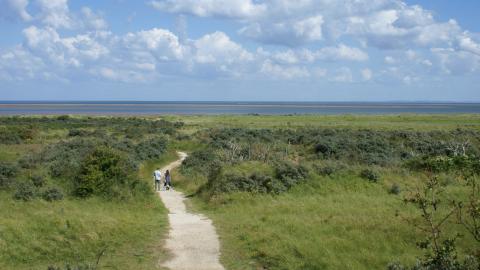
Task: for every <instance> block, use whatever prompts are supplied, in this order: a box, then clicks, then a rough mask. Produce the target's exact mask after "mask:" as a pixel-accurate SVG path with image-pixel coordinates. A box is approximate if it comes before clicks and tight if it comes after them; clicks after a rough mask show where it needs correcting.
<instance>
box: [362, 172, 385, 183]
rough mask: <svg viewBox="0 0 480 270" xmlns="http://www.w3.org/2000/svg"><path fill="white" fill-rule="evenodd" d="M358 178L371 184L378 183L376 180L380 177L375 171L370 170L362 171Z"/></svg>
mask: <svg viewBox="0 0 480 270" xmlns="http://www.w3.org/2000/svg"><path fill="white" fill-rule="evenodd" d="M360 177H362V178H364V179H367V180H369V181H371V182H378V180H379V179H380V175H379V174H378V173H377V172H376V171H374V170H371V169H364V170H362V171H361V172H360Z"/></svg>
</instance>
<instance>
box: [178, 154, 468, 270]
mask: <svg viewBox="0 0 480 270" xmlns="http://www.w3.org/2000/svg"><path fill="white" fill-rule="evenodd" d="M261 167H262V165H261V164H256V163H255V162H253V163H243V164H240V165H238V166H234V167H232V168H231V169H230V170H229V171H243V172H249V171H255V170H259V168H260V170H264V169H262V168H261ZM360 169H361V168H355V167H353V168H352V169H350V170H347V171H345V172H342V173H337V174H334V175H333V176H331V177H321V176H315V175H313V176H310V178H309V179H308V180H307V181H306V182H305V183H304V184H301V185H299V186H296V187H294V188H293V189H292V190H290V191H289V192H287V193H284V194H281V195H264V194H251V193H231V194H220V195H217V196H215V197H213V198H210V199H209V200H205V199H204V198H202V196H201V194H200V196H193V197H192V200H191V201H190V207H191V208H193V209H194V210H195V211H199V212H203V213H206V214H207V216H209V217H210V218H212V220H213V222H214V224H215V226H216V228H217V231H218V233H219V235H220V241H221V244H222V249H221V252H222V254H221V261H222V263H223V264H224V265H225V266H226V268H227V269H234V270H236V269H238V270H240V269H335V270H336V269H338V270H340V269H360V270H361V269H365V270H367V269H385V268H386V266H387V265H388V263H390V262H393V261H401V262H402V263H405V264H410V265H412V264H414V263H415V261H416V259H417V258H419V257H420V256H422V255H423V252H422V251H421V250H419V249H417V248H416V243H417V241H419V240H420V239H423V238H422V237H423V234H422V233H421V232H420V231H419V230H415V229H414V227H413V225H412V224H409V223H408V222H406V219H409V220H418V217H419V213H418V212H416V209H415V208H413V207H412V206H407V205H405V204H404V203H403V197H404V195H406V194H407V193H408V190H412V189H414V188H415V187H416V186H418V185H419V184H420V183H419V181H420V180H421V179H422V176H420V175H409V174H404V175H402V174H401V172H396V171H390V170H384V171H382V180H381V181H380V182H379V183H370V182H368V181H367V180H365V179H361V178H360V177H359V176H358V171H360ZM175 173H176V174H177V187H179V188H180V189H183V190H184V191H185V192H186V193H187V194H195V191H196V190H198V188H199V186H201V185H202V184H203V183H205V181H206V180H205V178H204V177H203V178H202V177H200V178H199V179H194V178H195V176H194V177H187V176H184V175H178V174H179V173H180V172H175ZM392 183H398V184H399V185H400V186H401V187H402V190H404V191H402V192H403V194H401V195H393V194H389V192H388V190H389V188H390V187H391V184H392ZM462 192H463V191H462V190H460V188H459V187H458V186H457V185H455V184H450V185H449V186H448V188H447V189H446V190H445V193H446V195H450V194H456V195H458V194H463V193H462ZM453 227H454V228H455V230H456V231H462V230H461V229H460V228H459V227H458V226H457V225H456V224H453V223H451V224H449V225H448V230H446V231H447V232H448V231H453ZM464 233H465V235H466V232H464ZM458 245H459V251H460V254H464V252H466V251H469V250H472V249H474V248H475V245H476V243H475V242H474V241H473V239H469V238H468V236H467V237H465V238H464V239H460V241H458Z"/></svg>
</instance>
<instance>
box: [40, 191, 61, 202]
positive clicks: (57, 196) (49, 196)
mask: <svg viewBox="0 0 480 270" xmlns="http://www.w3.org/2000/svg"><path fill="white" fill-rule="evenodd" d="M42 199H44V200H45V201H48V202H52V201H61V200H63V192H62V191H61V190H60V189H58V188H49V189H47V190H45V191H44V192H43V193H42Z"/></svg>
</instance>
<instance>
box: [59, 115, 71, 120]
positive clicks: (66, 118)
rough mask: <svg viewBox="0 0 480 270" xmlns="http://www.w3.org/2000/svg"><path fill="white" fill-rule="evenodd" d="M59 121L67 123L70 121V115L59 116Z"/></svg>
mask: <svg viewBox="0 0 480 270" xmlns="http://www.w3.org/2000/svg"><path fill="white" fill-rule="evenodd" d="M57 120H58V121H67V120H70V116H69V115H59V116H58V117H57Z"/></svg>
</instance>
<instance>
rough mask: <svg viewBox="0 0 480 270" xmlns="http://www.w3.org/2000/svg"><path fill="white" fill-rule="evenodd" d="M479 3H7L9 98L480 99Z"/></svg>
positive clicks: (4, 45)
mask: <svg viewBox="0 0 480 270" xmlns="http://www.w3.org/2000/svg"><path fill="white" fill-rule="evenodd" d="M479 10H480V1H478V0H462V1H452V0H435V1H432V0H296V1H291V0H146V1H144V0H137V1H131V0H130V1H129V0H87V1H79V0H0V37H1V38H0V100H142V101H149V100H151V101H460V102H462V101H466V102H480V16H478V14H477V13H478V11H479Z"/></svg>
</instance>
